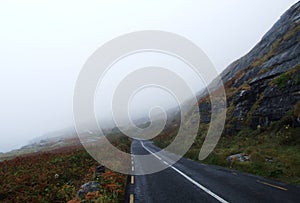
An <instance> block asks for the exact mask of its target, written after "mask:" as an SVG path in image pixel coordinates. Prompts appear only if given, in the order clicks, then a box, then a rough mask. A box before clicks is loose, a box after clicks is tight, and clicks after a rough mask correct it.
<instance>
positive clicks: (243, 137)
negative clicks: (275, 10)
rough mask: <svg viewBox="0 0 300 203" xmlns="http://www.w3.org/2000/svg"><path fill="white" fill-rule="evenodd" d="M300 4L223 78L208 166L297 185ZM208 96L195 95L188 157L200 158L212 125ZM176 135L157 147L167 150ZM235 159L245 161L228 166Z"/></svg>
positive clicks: (172, 132)
mask: <svg viewBox="0 0 300 203" xmlns="http://www.w3.org/2000/svg"><path fill="white" fill-rule="evenodd" d="M299 41H300V2H298V3H296V4H295V5H293V6H292V7H291V8H290V9H289V10H288V11H286V12H285V13H284V14H283V15H282V16H281V18H280V20H279V21H278V22H277V23H276V24H275V25H274V26H273V27H272V28H271V30H270V31H268V32H267V33H266V34H265V36H264V37H263V38H262V40H261V41H260V42H259V43H258V44H257V45H256V46H255V47H254V48H253V49H252V50H251V51H250V52H249V53H248V54H246V55H245V56H244V57H242V58H240V59H239V60H237V61H235V62H234V63H232V64H231V65H229V66H228V67H227V68H226V69H225V70H224V71H223V73H222V74H221V77H222V80H223V82H224V86H225V90H226V97H227V115H226V123H225V128H224V131H223V134H222V137H221V139H220V141H219V143H218V145H217V147H216V149H215V150H214V152H213V153H211V154H210V156H209V157H208V158H207V159H206V160H204V162H206V163H209V164H216V165H222V166H226V167H233V168H234V169H238V170H242V171H245V172H249V173H254V174H257V175H261V176H265V177H269V178H275V179H279V180H282V181H286V182H290V183H294V184H300V152H299V148H300V44H299ZM210 108H211V107H210V99H209V95H208V94H207V93H205V92H202V93H201V94H200V96H199V112H200V114H201V124H200V128H199V132H198V136H197V138H196V140H195V142H194V144H193V146H192V148H191V149H190V150H189V152H188V153H187V154H186V157H188V158H191V159H195V160H197V159H198V155H199V151H200V148H201V147H202V143H203V141H204V139H205V136H206V132H207V129H208V126H209V123H210ZM175 136H176V130H174V129H173V130H169V132H168V133H164V134H162V135H161V136H160V137H158V138H157V139H156V140H155V142H156V144H157V145H158V146H160V147H165V146H166V145H168V144H169V143H170V142H171V141H172V139H173V138H174V137H175ZM233 154H242V155H247V156H246V157H250V160H249V161H245V162H239V161H238V160H235V161H234V163H233V162H229V161H227V160H226V159H227V157H228V156H230V155H233Z"/></svg>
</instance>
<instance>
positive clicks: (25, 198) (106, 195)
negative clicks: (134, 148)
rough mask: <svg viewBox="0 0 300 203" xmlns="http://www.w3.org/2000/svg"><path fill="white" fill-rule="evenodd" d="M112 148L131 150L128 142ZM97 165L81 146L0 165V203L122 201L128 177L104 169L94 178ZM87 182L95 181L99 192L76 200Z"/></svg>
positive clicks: (115, 142)
mask: <svg viewBox="0 0 300 203" xmlns="http://www.w3.org/2000/svg"><path fill="white" fill-rule="evenodd" d="M114 145H116V146H119V147H120V148H122V149H123V150H124V151H128V150H129V149H130V148H129V147H130V142H129V140H128V139H121V141H120V142H119V141H118V140H114ZM98 165H99V163H97V162H96V161H95V160H94V159H93V158H92V157H91V156H90V155H89V154H88V153H87V152H86V151H85V149H84V148H83V147H82V146H81V145H80V144H78V145H76V146H69V147H63V148H60V149H56V150H53V151H48V152H41V153H33V154H28V155H25V156H20V157H16V158H14V159H11V160H6V161H3V162H0V180H1V181H0V202H33V203H35V202H49V203H55V202H68V201H70V202H73V203H74V202H76V203H78V202H122V201H123V200H124V198H125V191H124V188H125V185H126V181H127V176H126V175H123V174H119V173H115V172H112V171H109V170H106V172H105V173H103V174H102V175H101V176H100V178H98V179H95V175H94V172H95V168H96V167H97V166H98ZM88 181H98V182H99V183H100V185H101V187H100V188H99V191H97V192H95V193H88V194H87V195H86V196H85V197H83V198H79V197H77V191H78V190H79V189H80V186H81V185H83V184H84V183H86V182H88Z"/></svg>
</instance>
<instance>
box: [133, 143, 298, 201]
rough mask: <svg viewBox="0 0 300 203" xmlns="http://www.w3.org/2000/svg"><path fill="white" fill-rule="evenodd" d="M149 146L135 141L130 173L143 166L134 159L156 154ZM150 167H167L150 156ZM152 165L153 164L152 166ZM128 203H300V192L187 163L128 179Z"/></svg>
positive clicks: (238, 174)
mask: <svg viewBox="0 0 300 203" xmlns="http://www.w3.org/2000/svg"><path fill="white" fill-rule="evenodd" d="M159 150H160V149H159V148H157V147H156V146H154V145H153V144H152V143H151V142H149V141H145V142H143V143H142V142H141V141H134V142H133V143H132V146H131V151H132V154H133V156H132V158H133V165H132V170H134V169H135V170H143V167H144V168H145V167H147V166H145V164H141V160H138V159H136V158H134V155H137V154H138V155H145V154H151V153H155V152H158V151H159ZM153 157H154V158H153V160H154V159H155V161H153V164H168V163H167V162H168V161H167V158H165V157H160V158H161V160H160V159H159V158H158V157H156V156H154V155H153ZM154 162H155V163H154ZM129 193H130V194H129V195H128V202H143V203H144V202H155V203H156V202H158V203H159V202H164V203H166V202H172V203H176V202H179V203H187V202H242V203H244V202H280V203H282V202H300V188H298V187H296V186H292V185H288V184H285V183H281V182H276V181H273V180H269V179H265V178H262V177H259V176H255V175H251V174H245V173H241V172H237V171H234V170H230V169H227V168H223V167H218V166H210V165H205V164H201V163H199V162H195V161H191V160H188V159H184V158H182V159H180V160H179V161H178V162H177V163H176V164H174V165H173V166H170V167H169V168H167V169H165V170H163V171H161V172H157V173H154V174H149V175H137V176H134V177H132V176H130V182H129Z"/></svg>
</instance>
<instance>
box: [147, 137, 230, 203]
mask: <svg viewBox="0 0 300 203" xmlns="http://www.w3.org/2000/svg"><path fill="white" fill-rule="evenodd" d="M141 143H142V146H143V147H144V149H146V150H147V151H148V152H150V153H151V154H152V155H154V156H155V157H156V158H158V159H159V160H162V159H161V158H160V157H159V156H157V155H156V154H155V153H153V152H152V151H151V150H149V149H148V148H147V147H145V145H144V143H143V142H141ZM163 162H164V163H165V164H166V165H168V166H170V168H172V169H173V170H174V171H176V172H177V173H179V174H180V175H181V176H183V177H184V178H186V179H187V180H188V181H190V182H191V183H193V184H194V185H196V186H197V187H198V188H200V189H201V190H203V191H204V192H206V193H207V194H209V195H210V196H212V197H214V198H215V199H217V200H218V201H219V202H222V203H228V201H226V200H224V199H223V198H222V197H220V196H218V195H217V194H215V193H213V192H212V191H210V190H209V189H207V188H206V187H204V186H203V185H201V184H200V183H198V182H196V181H195V180H194V179H192V178H191V177H189V176H188V175H186V174H185V173H183V172H182V171H180V170H179V169H177V168H175V167H174V166H172V165H170V164H168V163H167V162H165V161H163Z"/></svg>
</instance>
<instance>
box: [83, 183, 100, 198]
mask: <svg viewBox="0 0 300 203" xmlns="http://www.w3.org/2000/svg"><path fill="white" fill-rule="evenodd" d="M99 190H100V183H99V182H97V181H90V182H88V183H85V184H84V185H82V186H81V187H80V190H79V191H78V192H77V195H78V197H80V198H83V197H85V195H86V194H87V193H89V192H97V191H99Z"/></svg>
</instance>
